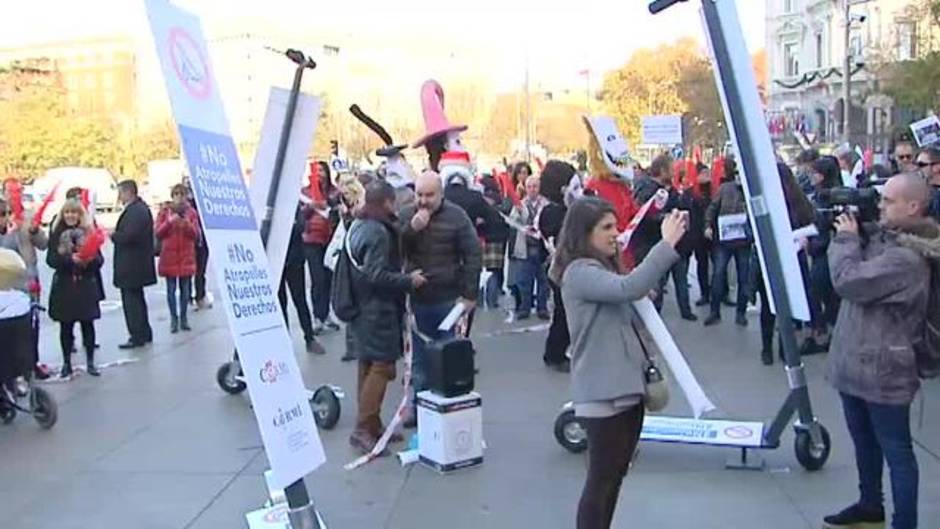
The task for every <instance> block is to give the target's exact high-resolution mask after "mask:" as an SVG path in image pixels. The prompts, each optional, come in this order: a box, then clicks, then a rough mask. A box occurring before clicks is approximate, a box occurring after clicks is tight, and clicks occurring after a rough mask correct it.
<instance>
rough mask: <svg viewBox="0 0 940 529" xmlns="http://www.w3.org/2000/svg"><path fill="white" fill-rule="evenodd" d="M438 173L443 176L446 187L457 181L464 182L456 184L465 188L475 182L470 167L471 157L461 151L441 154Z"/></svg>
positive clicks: (442, 180) (442, 179)
mask: <svg viewBox="0 0 940 529" xmlns="http://www.w3.org/2000/svg"><path fill="white" fill-rule="evenodd" d="M438 172H439V173H440V175H441V182H442V183H443V184H444V187H447V186H448V185H450V184H452V183H455V182H454V180H455V179H458V178H459V179H460V180H462V182H456V183H459V184H462V185H464V186H468V185H470V182H471V181H472V180H473V170H472V169H471V166H470V155H469V154H467V153H465V152H459V151H445V152H444V153H442V154H441V161H440V162H439V163H438Z"/></svg>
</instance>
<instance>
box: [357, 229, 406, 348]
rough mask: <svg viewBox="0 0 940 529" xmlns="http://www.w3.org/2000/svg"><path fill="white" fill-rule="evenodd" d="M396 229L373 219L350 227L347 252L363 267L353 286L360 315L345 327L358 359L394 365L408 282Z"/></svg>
mask: <svg viewBox="0 0 940 529" xmlns="http://www.w3.org/2000/svg"><path fill="white" fill-rule="evenodd" d="M398 241H399V237H398V230H397V228H396V227H395V226H394V225H392V224H390V223H385V222H379V221H377V220H365V219H361V220H357V221H355V222H354V223H353V224H352V226H351V227H350V231H349V251H350V253H351V254H352V256H353V258H354V259H355V261H356V262H357V263H358V264H359V266H360V267H361V272H360V271H357V272H355V273H356V278H357V280H356V281H355V282H354V283H353V289H354V293H355V296H356V300H357V301H358V302H359V315H358V316H357V317H356V318H355V319H353V321H351V322H349V324H348V325H347V326H346V347H347V351H348V352H349V353H350V354H351V355H352V356H355V357H356V358H358V359H359V360H372V361H380V362H394V361H395V360H397V359H399V358H400V357H401V356H402V353H403V343H402V332H403V329H404V325H403V323H404V320H403V318H404V314H405V294H407V293H408V292H410V291H411V278H410V277H408V275H407V274H404V273H402V271H401V270H402V255H401V247H400V245H399V242H398Z"/></svg>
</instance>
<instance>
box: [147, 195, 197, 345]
mask: <svg viewBox="0 0 940 529" xmlns="http://www.w3.org/2000/svg"><path fill="white" fill-rule="evenodd" d="M186 196H187V192H186V187H185V186H184V185H182V184H177V185H175V186H173V189H172V190H171V191H170V197H171V198H172V202H170V203H169V204H168V205H166V206H164V208H163V209H162V210H160V215H159V216H158V217H157V223H156V236H157V239H159V240H160V262H159V263H158V265H157V271H158V272H159V273H160V276H161V277H165V278H166V302H167V305H169V307H170V332H172V333H176V332H179V330H180V329H183V330H184V331H188V330H190V327H189V321H188V320H187V319H186V308H187V307H188V305H189V296H190V292H192V286H193V276H194V275H196V238H197V237H199V216H198V214H197V213H196V210H195V209H193V208H192V206H190V205H189V201H188V200H187V199H186ZM177 286H179V304H177V298H176V292H177Z"/></svg>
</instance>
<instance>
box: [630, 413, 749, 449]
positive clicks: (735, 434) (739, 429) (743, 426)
mask: <svg viewBox="0 0 940 529" xmlns="http://www.w3.org/2000/svg"><path fill="white" fill-rule="evenodd" d="M763 438H764V423H760V422H752V421H718V420H704V419H685V418H680V417H663V416H659V415H647V416H646V418H645V419H643V431H642V432H641V433H640V439H642V440H644V441H662V442H668V443H685V444H703V445H712V446H734V447H746V448H758V447H760V446H761V445H762V444H763Z"/></svg>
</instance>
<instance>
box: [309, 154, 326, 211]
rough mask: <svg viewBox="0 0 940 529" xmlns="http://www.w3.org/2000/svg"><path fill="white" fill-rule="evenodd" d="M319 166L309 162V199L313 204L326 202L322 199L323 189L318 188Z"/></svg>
mask: <svg viewBox="0 0 940 529" xmlns="http://www.w3.org/2000/svg"><path fill="white" fill-rule="evenodd" d="M320 179H321V176H320V164H319V163H317V162H310V187H309V190H308V191H309V193H308V194H309V195H310V199H311V200H313V201H314V202H326V199H325V198H323V189H322V187H321V186H320Z"/></svg>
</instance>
